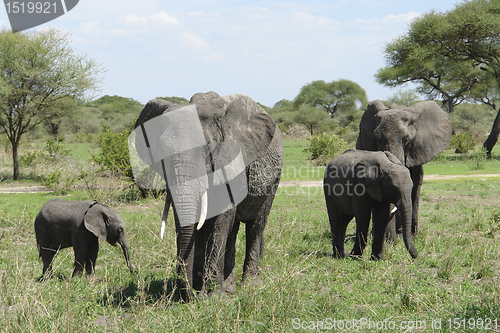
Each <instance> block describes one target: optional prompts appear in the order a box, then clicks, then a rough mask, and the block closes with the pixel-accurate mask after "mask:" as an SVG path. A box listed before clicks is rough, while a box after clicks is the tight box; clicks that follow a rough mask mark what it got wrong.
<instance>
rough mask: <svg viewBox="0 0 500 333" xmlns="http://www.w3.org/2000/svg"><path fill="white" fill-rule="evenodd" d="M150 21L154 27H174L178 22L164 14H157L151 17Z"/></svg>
mask: <svg viewBox="0 0 500 333" xmlns="http://www.w3.org/2000/svg"><path fill="white" fill-rule="evenodd" d="M151 21H152V22H153V24H154V25H156V26H162V25H176V24H178V23H179V20H177V18H176V17H174V16H171V15H168V14H167V13H164V12H159V13H156V14H153V15H151Z"/></svg>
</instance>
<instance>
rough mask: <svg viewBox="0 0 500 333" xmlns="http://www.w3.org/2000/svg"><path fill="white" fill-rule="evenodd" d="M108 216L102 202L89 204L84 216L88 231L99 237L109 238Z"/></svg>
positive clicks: (102, 238)
mask: <svg viewBox="0 0 500 333" xmlns="http://www.w3.org/2000/svg"><path fill="white" fill-rule="evenodd" d="M107 220H108V217H107V215H106V213H104V211H103V209H102V204H100V203H99V202H97V201H95V202H94V203H93V204H91V205H90V206H89V208H88V209H87V211H86V212H85V215H84V217H83V223H84V225H85V228H87V230H88V231H90V232H91V233H93V234H94V235H96V236H97V237H99V239H101V240H106V239H107V235H108V232H107V229H106V221H107Z"/></svg>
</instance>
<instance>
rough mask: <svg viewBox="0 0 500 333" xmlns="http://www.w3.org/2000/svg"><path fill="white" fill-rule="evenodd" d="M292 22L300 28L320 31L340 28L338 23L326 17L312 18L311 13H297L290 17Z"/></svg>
mask: <svg viewBox="0 0 500 333" xmlns="http://www.w3.org/2000/svg"><path fill="white" fill-rule="evenodd" d="M292 22H293V23H295V24H298V25H300V26H301V27H302V28H311V29H316V28H321V29H328V30H331V29H334V30H335V29H338V28H340V27H341V24H340V22H337V21H336V20H334V19H330V18H327V17H321V16H314V15H313V14H311V13H306V12H298V13H295V14H293V15H292Z"/></svg>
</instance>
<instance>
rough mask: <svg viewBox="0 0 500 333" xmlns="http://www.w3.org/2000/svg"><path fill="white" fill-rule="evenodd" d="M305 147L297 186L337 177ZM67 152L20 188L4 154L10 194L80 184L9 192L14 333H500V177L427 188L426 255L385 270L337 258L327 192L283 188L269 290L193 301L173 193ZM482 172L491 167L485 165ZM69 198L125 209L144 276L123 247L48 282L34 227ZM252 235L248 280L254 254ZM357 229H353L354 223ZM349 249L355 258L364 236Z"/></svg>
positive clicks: (264, 270)
mask: <svg viewBox="0 0 500 333" xmlns="http://www.w3.org/2000/svg"><path fill="white" fill-rule="evenodd" d="M306 145H307V142H304V141H296V140H287V141H286V142H285V165H284V174H283V178H282V179H283V180H284V181H290V180H292V181H295V180H321V179H322V177H323V170H324V168H322V167H316V166H314V165H313V164H312V163H311V162H310V161H309V162H308V161H307V159H306V157H307V156H306V154H305V153H304V152H303V148H304V146H306ZM68 146H69V148H70V149H71V152H72V153H71V155H70V157H66V158H65V159H64V160H63V161H59V162H57V163H56V162H53V163H52V164H51V163H48V164H40V165H37V166H36V167H26V166H25V167H23V168H22V169H21V174H22V178H23V180H22V181H21V182H13V181H12V180H10V173H11V167H10V165H9V163H10V162H9V159H8V158H6V157H5V155H3V156H2V155H1V153H0V179H1V181H0V187H13V186H34V185H39V182H40V179H39V177H38V176H37V174H39V173H46V174H54V173H55V172H56V171H57V170H60V171H61V172H62V173H63V174H66V173H73V176H71V177H67V178H65V179H66V180H65V179H62V180H61V182H60V183H59V184H63V185H64V181H66V182H69V183H71V184H72V185H73V186H74V188H73V189H71V190H69V191H60V192H56V193H19V194H12V193H4V194H0V329H1V330H2V331H3V332H88V331H95V332H114V331H116V332H121V331H125V332H205V331H206V332H218V331H227V332H232V331H235V332H238V331H240V332H268V331H270V332H291V331H296V330H297V329H298V330H302V331H306V330H313V329H314V330H316V329H319V330H322V329H331V330H332V331H359V332H377V331H387V330H389V331H400V332H405V331H410V330H412V331H419V332H431V331H436V332H462V331H463V332H468V331H476V330H478V329H484V330H486V329H489V331H497V332H499V331H500V283H499V282H500V243H499V241H500V177H490V178H481V177H475V178H474V177H468V178H459V179H452V180H441V179H436V180H431V181H425V182H424V185H423V188H422V200H421V210H420V228H419V234H418V236H417V237H416V238H415V239H414V243H415V246H416V248H417V250H418V252H419V257H418V259H416V260H412V259H411V257H410V255H409V254H408V252H407V251H406V249H405V247H404V244H403V242H402V241H399V242H397V243H396V244H393V245H388V246H386V256H387V260H385V261H371V260H369V254H370V249H369V247H368V248H367V250H366V251H365V254H364V256H363V258H362V259H361V260H352V259H344V260H338V259H333V258H332V248H331V240H330V233H329V224H328V220H327V213H326V208H325V204H324V197H323V192H322V189H321V188H318V187H298V186H292V187H286V188H281V189H279V191H278V194H277V196H276V199H275V202H274V206H273V210H272V212H271V214H270V216H269V223H268V227H267V229H266V231H265V240H266V246H265V247H266V249H265V254H264V257H263V258H262V260H261V262H260V267H261V272H260V279H261V283H260V284H252V283H249V284H245V285H239V286H238V290H237V292H236V294H234V295H215V296H212V297H205V298H202V299H198V300H196V301H193V302H191V303H189V304H182V303H180V302H179V300H178V297H177V294H176V292H175V289H174V279H175V274H174V272H175V253H176V250H175V232H174V224H173V221H172V214H170V215H171V216H170V217H169V221H168V223H167V230H166V233H165V237H164V239H163V240H161V239H160V237H159V230H160V218H161V212H162V209H163V197H160V198H157V199H154V198H148V199H138V200H127V198H128V196H129V192H130V190H127V186H128V185H127V184H124V183H121V182H119V181H116V180H112V179H111V178H107V177H103V176H105V175H98V176H93V172H94V171H95V170H96V169H97V167H96V166H95V165H93V164H92V163H83V162H82V161H88V159H89V157H90V154H89V149H90V146H88V145H84V144H71V145H68ZM498 155H500V149H498V148H497V149H496V151H494V158H493V160H490V161H486V162H484V161H483V162H482V161H480V160H479V162H478V159H477V157H475V158H474V157H471V156H473V154H472V155H469V156H464V155H460V156H457V155H456V154H454V153H453V152H452V151H447V152H446V153H445V154H442V155H441V156H439V157H438V158H437V159H436V160H435V161H433V162H430V163H428V164H427V165H426V166H425V173H426V174H440V175H473V174H486V173H489V174H496V173H500V159H499V158H498ZM477 163H480V164H481V163H484V165H483V169H481V170H473V169H474V168H475V166H476V165H477ZM34 168H37V170H33V169H34ZM33 171H36V172H33ZM72 177H73V178H74V179H73V178H72ZM67 179H70V180H71V182H70V181H68V180H67ZM63 185H60V186H63ZM62 193H64V194H62ZM56 197H62V198H65V199H69V200H84V199H89V198H92V199H98V200H100V201H103V202H105V203H107V204H109V205H111V206H113V207H115V208H116V209H117V210H118V211H119V212H121V214H122V215H123V217H124V219H125V221H126V223H127V234H128V240H129V244H130V248H131V259H132V262H133V264H134V266H135V268H136V273H134V274H130V273H129V271H128V269H127V267H126V265H125V260H124V258H123V256H122V254H121V251H120V249H119V248H114V247H112V246H111V245H109V244H107V243H105V242H101V244H100V252H99V258H98V261H97V265H96V279H87V278H77V279H71V278H70V275H71V272H72V263H73V252H72V250H71V249H64V250H61V251H60V253H59V254H58V255H57V256H56V259H55V262H54V278H52V279H50V280H47V281H44V282H38V278H39V277H40V275H41V271H42V263H41V261H39V259H38V253H37V249H36V242H35V234H34V229H33V221H34V218H35V216H36V214H37V213H38V211H39V209H40V208H41V207H42V205H43V204H44V203H45V202H47V201H48V200H50V199H53V198H56ZM241 229H242V230H241V231H240V234H239V236H238V243H237V274H241V269H242V264H243V257H244V244H245V234H244V230H243V228H241ZM348 234H349V235H351V236H352V235H353V234H354V223H351V225H350V226H349V230H348ZM347 243H348V244H347V248H349V249H350V248H351V247H352V245H353V242H352V240H351V239H348V240H347ZM370 245H371V243H370V242H369V244H368V246H370ZM353 325H354V326H353ZM370 325H371V326H370ZM342 328H343V329H342Z"/></svg>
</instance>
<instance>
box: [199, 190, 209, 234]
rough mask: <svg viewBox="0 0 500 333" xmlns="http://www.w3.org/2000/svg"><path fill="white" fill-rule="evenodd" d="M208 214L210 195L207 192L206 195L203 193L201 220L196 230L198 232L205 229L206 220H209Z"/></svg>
mask: <svg viewBox="0 0 500 333" xmlns="http://www.w3.org/2000/svg"><path fill="white" fill-rule="evenodd" d="M207 212H208V194H207V192H206V191H205V193H203V195H202V196H201V212H200V220H199V221H198V227H197V228H196V230H200V229H201V227H203V224H204V223H205V219H206V218H207Z"/></svg>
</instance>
